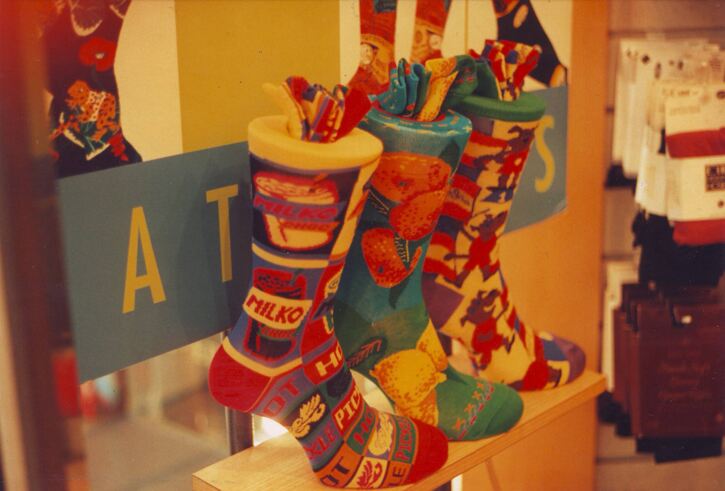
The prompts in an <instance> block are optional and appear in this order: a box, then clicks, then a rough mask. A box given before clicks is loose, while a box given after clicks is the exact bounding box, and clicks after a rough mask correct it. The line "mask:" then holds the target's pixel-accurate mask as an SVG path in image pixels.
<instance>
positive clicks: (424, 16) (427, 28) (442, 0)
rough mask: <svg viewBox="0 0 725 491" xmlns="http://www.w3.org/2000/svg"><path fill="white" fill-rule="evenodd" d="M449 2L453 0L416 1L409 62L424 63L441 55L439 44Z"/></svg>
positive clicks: (440, 43) (444, 26)
mask: <svg viewBox="0 0 725 491" xmlns="http://www.w3.org/2000/svg"><path fill="white" fill-rule="evenodd" d="M451 2H453V0H417V1H416V6H415V26H414V27H413V48H412V50H411V55H410V61H411V62H414V63H425V62H426V61H428V60H430V59H432V58H442V57H443V53H442V52H441V45H442V44H443V33H444V32H445V29H446V20H447V19H448V11H449V10H450V8H451Z"/></svg>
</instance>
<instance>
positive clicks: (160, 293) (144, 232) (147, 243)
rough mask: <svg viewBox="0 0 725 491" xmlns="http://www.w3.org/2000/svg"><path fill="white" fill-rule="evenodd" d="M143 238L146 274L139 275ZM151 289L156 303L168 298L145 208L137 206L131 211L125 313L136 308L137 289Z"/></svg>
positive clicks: (124, 293)
mask: <svg viewBox="0 0 725 491" xmlns="http://www.w3.org/2000/svg"><path fill="white" fill-rule="evenodd" d="M139 239H140V240H141V254H143V261H144V264H145V265H146V274H144V275H140V276H138V275H137V274H136V273H137V271H138V243H139ZM141 288H150V289H151V300H153V302H154V303H159V302H163V301H164V300H166V294H165V293H164V285H162V284H161V275H160V274H159V267H158V265H157V264H156V256H155V255H154V249H153V247H152V246H151V236H150V235H149V227H148V225H147V224H146V216H145V215H144V212H143V208H142V207H140V206H136V207H135V208H134V209H133V210H132V211H131V233H130V234H129V238H128V258H127V259H126V285H125V287H124V289H123V313H124V314H126V313H128V312H133V311H134V310H135V309H136V290H140V289H141Z"/></svg>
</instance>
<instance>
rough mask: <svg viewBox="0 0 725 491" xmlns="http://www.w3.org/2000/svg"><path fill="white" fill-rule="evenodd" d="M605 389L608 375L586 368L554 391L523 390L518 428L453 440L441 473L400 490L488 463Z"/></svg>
mask: <svg viewBox="0 0 725 491" xmlns="http://www.w3.org/2000/svg"><path fill="white" fill-rule="evenodd" d="M605 388H606V380H605V377H604V375H602V374H599V373H595V372H591V371H586V372H585V373H583V374H582V375H581V377H579V378H578V379H577V380H575V381H574V382H572V383H571V384H569V385H565V386H562V387H559V388H557V389H552V390H550V391H544V392H536V393H522V394H521V397H522V399H523V400H524V414H523V415H522V417H521V420H520V421H519V422H518V424H517V425H516V426H515V427H513V428H512V429H511V430H509V431H508V432H506V433H504V434H502V435H498V436H495V437H492V438H487V439H484V440H479V441H476V442H451V443H450V444H449V446H448V461H447V462H446V464H445V465H444V466H443V467H442V468H441V469H439V470H438V472H436V473H435V474H433V475H430V476H428V477H427V478H425V479H422V480H420V481H418V482H416V483H415V484H410V485H408V486H403V487H401V488H400V489H404V490H406V491H413V490H416V491H417V490H421V491H422V490H430V489H433V488H435V487H437V486H440V485H442V484H445V483H447V482H449V481H450V480H451V479H453V478H455V477H456V476H458V475H460V474H463V473H464V472H466V471H468V470H470V469H472V468H474V467H476V466H478V465H481V464H483V463H485V462H486V461H487V460H489V459H490V458H491V457H493V456H495V455H497V454H499V453H501V452H503V451H504V450H506V449H507V448H508V447H510V446H512V445H514V444H516V443H518V442H519V441H521V440H523V439H524V438H526V437H527V436H529V435H531V434H532V433H534V432H536V431H537V430H539V429H541V428H543V427H544V426H546V425H547V424H549V423H551V422H552V421H554V420H556V419H558V418H560V417H561V416H563V415H565V414H566V413H568V412H569V411H571V410H573V409H575V408H577V407H579V406H581V405H582V404H584V403H586V402H587V401H590V400H592V399H594V398H596V397H597V396H598V395H599V394H601V393H602V392H603V391H604V390H605ZM547 398H550V399H552V400H551V401H549V402H550V403H549V404H546V402H547V401H546V400H545V399H547ZM532 403H533V404H532Z"/></svg>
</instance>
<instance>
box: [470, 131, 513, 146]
mask: <svg viewBox="0 0 725 491" xmlns="http://www.w3.org/2000/svg"><path fill="white" fill-rule="evenodd" d="M470 141H472V142H473V143H477V144H478V145H486V146H487V147H500V148H506V145H507V144H508V142H507V141H506V140H503V139H501V138H494V137H492V136H490V135H486V134H484V133H480V132H478V131H474V132H472V133H471V138H470Z"/></svg>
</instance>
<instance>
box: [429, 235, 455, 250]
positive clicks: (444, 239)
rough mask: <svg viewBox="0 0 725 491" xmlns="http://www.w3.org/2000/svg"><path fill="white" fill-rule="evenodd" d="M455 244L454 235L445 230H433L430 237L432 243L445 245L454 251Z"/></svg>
mask: <svg viewBox="0 0 725 491" xmlns="http://www.w3.org/2000/svg"><path fill="white" fill-rule="evenodd" d="M455 244H456V242H455V240H453V237H451V236H450V235H448V234H444V233H443V232H433V236H432V237H431V239H430V245H432V246H433V245H439V246H443V247H445V248H446V249H448V250H449V251H453V249H454V247H455Z"/></svg>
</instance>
